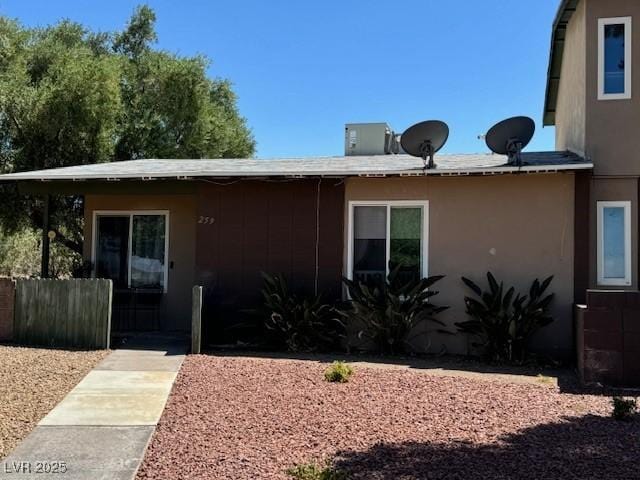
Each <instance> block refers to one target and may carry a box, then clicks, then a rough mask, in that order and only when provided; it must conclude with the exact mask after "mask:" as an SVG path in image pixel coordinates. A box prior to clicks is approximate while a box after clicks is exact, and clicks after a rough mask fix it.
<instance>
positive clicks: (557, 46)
mask: <svg viewBox="0 0 640 480" xmlns="http://www.w3.org/2000/svg"><path fill="white" fill-rule="evenodd" d="M579 2H580V0H562V2H561V3H560V6H559V7H558V12H557V13H556V18H555V19H554V21H553V29H552V32H551V46H550V48H549V66H548V68H547V85H546V90H545V96H544V112H543V114H542V124H543V125H544V126H550V125H555V124H556V102H557V95H558V87H559V84H560V70H561V68H562V59H563V54H564V41H565V36H566V30H567V25H568V24H569V21H570V20H571V17H572V16H573V14H574V12H575V11H576V9H577V7H578V3H579Z"/></svg>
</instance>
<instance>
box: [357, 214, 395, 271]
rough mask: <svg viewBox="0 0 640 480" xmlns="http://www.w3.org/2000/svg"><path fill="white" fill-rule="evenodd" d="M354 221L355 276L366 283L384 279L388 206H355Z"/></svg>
mask: <svg viewBox="0 0 640 480" xmlns="http://www.w3.org/2000/svg"><path fill="white" fill-rule="evenodd" d="M353 221H354V229H353V232H354V239H353V278H354V280H358V281H361V282H366V283H369V282H379V281H383V280H384V278H385V276H386V271H387V266H386V255H387V241H386V237H387V207H386V206H372V207H370V206H361V207H355V208H354V212H353Z"/></svg>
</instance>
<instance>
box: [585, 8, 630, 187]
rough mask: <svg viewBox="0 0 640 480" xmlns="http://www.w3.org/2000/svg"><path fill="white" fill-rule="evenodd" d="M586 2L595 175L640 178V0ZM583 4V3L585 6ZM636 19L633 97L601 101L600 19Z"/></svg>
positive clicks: (589, 144)
mask: <svg viewBox="0 0 640 480" xmlns="http://www.w3.org/2000/svg"><path fill="white" fill-rule="evenodd" d="M584 1H586V5H587V9H586V27H587V28H586V51H587V63H586V88H587V116H586V137H585V138H586V144H585V150H586V154H587V155H588V156H589V157H591V158H592V159H593V161H594V164H595V169H594V174H595V175H635V176H638V175H640V136H638V135H637V134H636V133H635V129H636V126H637V125H640V72H639V71H638V68H637V67H638V65H640V28H639V27H640V2H638V1H637V0H607V1H602V0H583V2H584ZM583 2H581V3H583ZM625 16H632V17H633V25H632V43H633V48H632V60H633V66H634V68H633V70H632V87H631V88H632V98H631V99H629V100H598V91H597V89H598V19H599V18H607V17H625Z"/></svg>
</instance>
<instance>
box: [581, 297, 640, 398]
mask: <svg viewBox="0 0 640 480" xmlns="http://www.w3.org/2000/svg"><path fill="white" fill-rule="evenodd" d="M576 322H577V323H576V327H577V328H576V343H577V345H576V346H577V349H576V350H577V353H578V369H579V370H580V375H581V377H582V380H583V382H585V383H595V382H598V383H602V384H605V385H610V386H616V387H640V292H613V291H588V292H587V305H586V308H578V309H577V311H576Z"/></svg>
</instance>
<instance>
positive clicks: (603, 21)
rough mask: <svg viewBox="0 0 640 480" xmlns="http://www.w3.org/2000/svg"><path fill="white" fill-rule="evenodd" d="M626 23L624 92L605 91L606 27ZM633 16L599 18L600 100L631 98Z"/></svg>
mask: <svg viewBox="0 0 640 480" xmlns="http://www.w3.org/2000/svg"><path fill="white" fill-rule="evenodd" d="M618 24H623V25H624V92H623V93H605V92H604V85H605V81H604V42H605V37H604V29H605V26H607V25H618ZM632 38H633V37H632V35H631V17H612V18H599V19H598V100H628V99H630V98H631V78H632V76H631V67H632V60H631V58H632V57H631V49H632V48H631V47H632Z"/></svg>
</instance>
